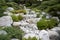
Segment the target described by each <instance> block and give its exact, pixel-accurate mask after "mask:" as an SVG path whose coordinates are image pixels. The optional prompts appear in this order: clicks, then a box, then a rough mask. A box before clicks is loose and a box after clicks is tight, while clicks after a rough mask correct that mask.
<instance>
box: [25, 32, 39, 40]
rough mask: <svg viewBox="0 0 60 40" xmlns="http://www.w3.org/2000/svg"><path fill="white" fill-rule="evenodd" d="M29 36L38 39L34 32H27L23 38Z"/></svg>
mask: <svg viewBox="0 0 60 40" xmlns="http://www.w3.org/2000/svg"><path fill="white" fill-rule="evenodd" d="M29 37H31V38H33V37H36V38H37V39H39V36H38V35H36V34H34V33H28V34H25V35H24V38H26V39H28V38H29Z"/></svg>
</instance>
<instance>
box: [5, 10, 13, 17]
mask: <svg viewBox="0 0 60 40" xmlns="http://www.w3.org/2000/svg"><path fill="white" fill-rule="evenodd" d="M4 14H7V15H9V16H11V15H13V14H12V13H11V12H9V11H6V12H4Z"/></svg>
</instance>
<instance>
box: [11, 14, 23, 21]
mask: <svg viewBox="0 0 60 40" xmlns="http://www.w3.org/2000/svg"><path fill="white" fill-rule="evenodd" d="M11 17H12V19H13V21H15V22H18V21H21V20H22V19H23V17H22V16H21V15H18V16H16V15H14V14H13V15H12V16H11Z"/></svg>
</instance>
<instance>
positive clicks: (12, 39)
mask: <svg viewBox="0 0 60 40" xmlns="http://www.w3.org/2000/svg"><path fill="white" fill-rule="evenodd" d="M11 40H19V39H16V38H14V39H11Z"/></svg>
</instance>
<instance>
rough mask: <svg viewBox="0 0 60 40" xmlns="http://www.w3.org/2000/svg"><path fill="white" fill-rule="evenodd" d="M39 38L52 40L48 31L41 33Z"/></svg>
mask: <svg viewBox="0 0 60 40" xmlns="http://www.w3.org/2000/svg"><path fill="white" fill-rule="evenodd" d="M39 37H40V39H41V40H50V39H49V34H48V31H46V30H41V31H40V33H39Z"/></svg>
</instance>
